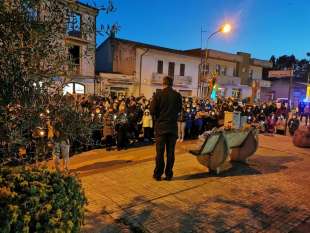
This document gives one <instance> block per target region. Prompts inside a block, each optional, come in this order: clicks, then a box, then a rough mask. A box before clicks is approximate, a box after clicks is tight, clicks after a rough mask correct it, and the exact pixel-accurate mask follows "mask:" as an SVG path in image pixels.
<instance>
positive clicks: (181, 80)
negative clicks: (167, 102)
mask: <svg viewBox="0 0 310 233" xmlns="http://www.w3.org/2000/svg"><path fill="white" fill-rule="evenodd" d="M165 76H167V75H166V74H159V73H153V75H152V80H151V83H152V84H162V83H163V78H164V77H165ZM192 83H193V78H192V77H191V76H179V75H176V76H174V81H173V85H174V86H190V85H192Z"/></svg>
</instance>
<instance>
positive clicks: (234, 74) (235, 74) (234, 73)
mask: <svg viewBox="0 0 310 233" xmlns="http://www.w3.org/2000/svg"><path fill="white" fill-rule="evenodd" d="M233 76H235V77H236V76H237V70H236V67H234V71H233Z"/></svg>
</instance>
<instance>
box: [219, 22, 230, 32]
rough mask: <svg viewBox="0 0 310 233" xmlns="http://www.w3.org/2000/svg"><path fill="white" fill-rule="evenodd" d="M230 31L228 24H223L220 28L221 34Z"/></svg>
mask: <svg viewBox="0 0 310 233" xmlns="http://www.w3.org/2000/svg"><path fill="white" fill-rule="evenodd" d="M230 31H231V25H230V24H228V23H225V24H224V25H223V26H222V27H221V32H223V33H229V32H230Z"/></svg>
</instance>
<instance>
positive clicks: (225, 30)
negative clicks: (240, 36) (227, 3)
mask: <svg viewBox="0 0 310 233" xmlns="http://www.w3.org/2000/svg"><path fill="white" fill-rule="evenodd" d="M230 31H231V25H230V24H229V23H225V24H223V25H222V26H221V27H220V28H219V29H218V30H216V31H215V32H213V33H211V34H210V35H209V36H208V38H207V43H206V53H205V59H204V62H203V52H202V49H203V48H202V40H203V39H202V33H204V32H207V31H203V30H201V64H200V79H201V77H204V76H205V73H204V69H202V66H203V63H204V64H207V60H208V55H209V50H208V43H209V40H210V39H211V38H212V37H213V36H214V35H216V34H218V33H224V34H227V33H229V32H230ZM199 89H202V90H200V91H201V92H202V93H203V88H201V80H199V86H198V90H197V92H199ZM208 94H210V93H208Z"/></svg>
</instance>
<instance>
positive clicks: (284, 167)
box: [70, 136, 310, 233]
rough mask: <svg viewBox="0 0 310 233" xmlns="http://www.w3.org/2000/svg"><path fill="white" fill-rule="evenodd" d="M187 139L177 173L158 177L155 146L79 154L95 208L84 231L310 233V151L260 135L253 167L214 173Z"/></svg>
mask: <svg viewBox="0 0 310 233" xmlns="http://www.w3.org/2000/svg"><path fill="white" fill-rule="evenodd" d="M198 143H199V142H198V141H190V142H184V143H179V144H178V145H177V149H176V162H175V167H174V173H175V177H174V179H173V180H172V181H170V182H169V181H160V182H156V181H154V180H153V179H152V178H151V177H152V172H153V169H154V161H153V160H154V151H155V148H154V146H148V147H143V148H134V149H129V150H127V151H121V152H117V151H112V152H106V151H105V150H93V151H89V152H85V153H82V154H79V155H76V156H74V157H73V159H72V161H71V164H70V168H71V171H73V172H77V173H78V174H79V176H80V178H81V180H82V184H83V187H84V189H85V193H86V195H87V198H88V201H89V205H88V206H87V212H86V219H85V226H84V227H83V232H90V233H96V232H100V233H101V232H102V233H103V232H111V233H117V232H165V233H172V232H184V233H189V232H294V233H295V232H296V233H298V232H304V233H306V232H310V175H309V171H310V149H302V148H296V147H294V146H293V145H292V143H291V139H290V138H289V137H285V136H274V137H271V136H260V147H259V149H258V150H257V152H256V154H255V155H254V156H252V157H251V158H250V160H249V163H248V165H242V164H234V165H233V166H232V167H231V168H230V169H228V170H227V171H225V172H223V173H222V174H220V175H219V176H216V175H211V174H209V173H207V169H206V168H205V167H203V166H202V165H200V164H199V163H198V161H197V160H196V158H195V157H194V156H191V155H190V154H189V153H188V152H187V151H188V150H189V149H190V148H194V147H197V146H198Z"/></svg>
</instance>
